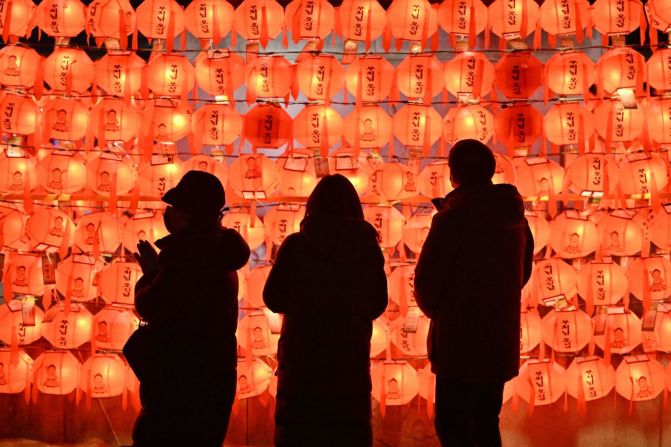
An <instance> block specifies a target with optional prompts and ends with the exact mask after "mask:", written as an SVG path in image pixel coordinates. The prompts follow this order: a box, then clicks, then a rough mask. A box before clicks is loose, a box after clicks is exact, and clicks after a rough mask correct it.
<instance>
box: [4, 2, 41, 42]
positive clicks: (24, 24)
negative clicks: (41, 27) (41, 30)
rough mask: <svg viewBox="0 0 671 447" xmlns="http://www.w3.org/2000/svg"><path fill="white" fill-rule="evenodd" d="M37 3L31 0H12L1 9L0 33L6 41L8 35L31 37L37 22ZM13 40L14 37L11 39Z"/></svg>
mask: <svg viewBox="0 0 671 447" xmlns="http://www.w3.org/2000/svg"><path fill="white" fill-rule="evenodd" d="M34 14H35V4H34V3H33V2H32V1H31V0H12V1H11V2H7V4H6V5H5V7H3V8H2V11H0V35H1V36H2V39H3V40H4V41H5V43H7V42H8V40H9V39H8V37H9V36H13V37H14V38H16V37H29V36H30V34H31V32H32V31H33V27H34V26H35V23H34V22H33V15H34ZM11 40H12V41H13V40H14V39H11Z"/></svg>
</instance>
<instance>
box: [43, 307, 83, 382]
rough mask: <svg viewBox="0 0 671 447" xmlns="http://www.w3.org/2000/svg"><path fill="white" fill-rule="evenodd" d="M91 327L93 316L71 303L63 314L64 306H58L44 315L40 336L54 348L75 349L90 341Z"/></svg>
mask: <svg viewBox="0 0 671 447" xmlns="http://www.w3.org/2000/svg"><path fill="white" fill-rule="evenodd" d="M92 326H93V316H92V315H91V312H89V311H88V310H86V308H85V307H84V306H82V305H80V304H76V303H72V304H71V305H70V309H69V312H65V305H64V304H58V305H55V306H52V307H51V308H49V310H48V311H46V313H45V314H44V322H43V323H42V336H43V337H44V338H46V339H47V340H48V341H49V343H51V346H53V347H54V348H58V349H75V348H78V347H80V346H81V345H83V344H84V343H87V342H89V341H90V340H91V330H92ZM43 392H44V391H43Z"/></svg>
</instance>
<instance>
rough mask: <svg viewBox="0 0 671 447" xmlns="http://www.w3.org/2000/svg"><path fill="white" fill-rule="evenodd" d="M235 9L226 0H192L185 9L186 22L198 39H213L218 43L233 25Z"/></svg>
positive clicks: (187, 27)
mask: <svg viewBox="0 0 671 447" xmlns="http://www.w3.org/2000/svg"><path fill="white" fill-rule="evenodd" d="M233 11H234V10H233V6H232V5H231V4H230V3H228V2H227V1H225V0H224V1H215V0H196V1H192V2H191V3H189V5H188V6H187V7H186V9H185V10H184V24H185V26H186V29H187V30H188V31H189V32H190V33H191V34H193V35H194V36H196V37H197V38H198V39H201V40H208V39H213V40H214V41H215V44H217V43H219V42H218V41H219V39H221V38H222V37H223V36H226V35H227V34H228V33H229V32H230V31H231V28H232V27H233Z"/></svg>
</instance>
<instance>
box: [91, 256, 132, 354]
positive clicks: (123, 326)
mask: <svg viewBox="0 0 671 447" xmlns="http://www.w3.org/2000/svg"><path fill="white" fill-rule="evenodd" d="M116 264H119V263H115V264H113V265H116ZM139 324H140V320H139V319H138V318H137V317H136V316H135V314H134V313H133V312H131V311H129V310H125V309H120V308H114V307H108V308H104V309H103V310H101V311H100V312H98V313H97V314H95V316H94V317H93V338H92V340H93V342H94V343H95V345H96V347H97V348H99V349H113V350H115V351H119V350H121V349H123V345H125V344H126V341H128V339H129V338H130V336H131V334H132V333H133V332H135V330H136V329H137V328H138V325H139Z"/></svg>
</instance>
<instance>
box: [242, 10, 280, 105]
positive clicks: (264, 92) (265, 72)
mask: <svg viewBox="0 0 671 447" xmlns="http://www.w3.org/2000/svg"><path fill="white" fill-rule="evenodd" d="M246 1H249V0H246ZM291 70H292V69H291V65H290V64H289V62H288V61H287V60H286V59H285V58H284V57H282V56H259V57H257V58H255V59H254V60H253V61H252V62H250V63H248V64H247V66H246V68H245V71H246V85H247V95H248V96H249V97H250V98H252V99H256V98H263V99H272V98H284V97H286V96H288V95H289V89H290V88H291Z"/></svg>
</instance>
